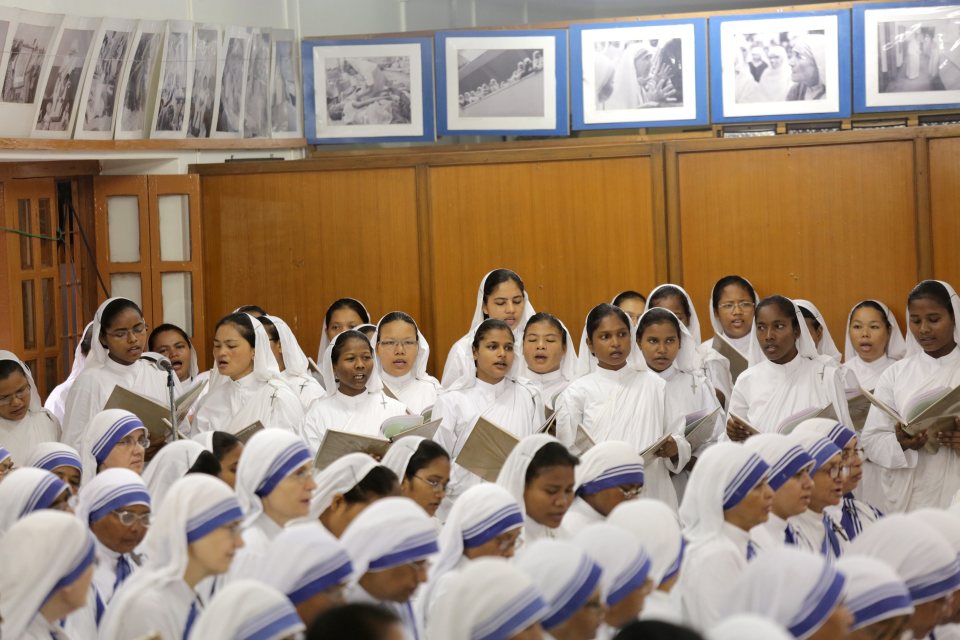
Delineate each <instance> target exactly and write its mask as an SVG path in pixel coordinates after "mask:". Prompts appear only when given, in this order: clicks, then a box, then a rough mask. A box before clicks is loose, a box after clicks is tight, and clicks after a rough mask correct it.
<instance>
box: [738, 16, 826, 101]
mask: <svg viewBox="0 0 960 640" xmlns="http://www.w3.org/2000/svg"><path fill="white" fill-rule="evenodd" d="M826 48H827V41H826V34H825V33H824V31H823V30H812V31H799V32H788V31H780V32H767V33H741V34H738V35H737V37H736V52H737V53H736V55H735V58H734V63H733V64H734V73H735V74H736V92H735V96H736V102H737V103H747V102H784V101H796V100H824V99H826V95H827V89H826V85H827V82H828V80H829V76H828V73H827V67H826V64H825V60H826Z"/></svg>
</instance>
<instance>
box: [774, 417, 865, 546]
mask: <svg viewBox="0 0 960 640" xmlns="http://www.w3.org/2000/svg"><path fill="white" fill-rule="evenodd" d="M789 439H790V441H791V442H793V443H795V444H799V445H800V446H801V447H803V448H804V450H805V451H806V452H807V453H808V454H810V457H811V458H813V468H812V469H811V470H810V477H811V478H812V479H813V488H812V489H811V490H810V503H809V504H808V505H807V509H806V511H804V512H803V513H801V514H800V515H796V516H793V517H792V518H789V519H788V520H787V522H789V523H790V525H791V526H792V527H793V529H794V531H795V533H796V542H795V544H796V545H797V546H798V547H800V548H801V549H805V550H806V551H812V552H814V553H818V554H820V555H822V556H824V557H828V558H834V559H836V558H839V557H840V555H841V554H842V553H843V552H844V550H845V548H846V546H847V545H848V544H849V543H850V540H849V539H848V538H847V534H846V533H845V532H844V530H843V528H842V527H840V525H839V524H837V523H836V522H834V520H833V518H831V517H830V514H829V513H827V511H826V509H827V507H835V506H837V505H839V504H840V501H841V500H843V483H844V480H845V479H846V477H847V474H848V473H849V469H848V468H847V466H846V465H845V464H844V462H843V452H842V451H841V450H840V448H839V447H838V446H837V445H835V444H834V443H833V441H832V440H830V439H829V438H825V437H823V436H822V435H820V434H819V433H818V432H817V430H815V429H802V430H801V429H800V427H799V426H798V427H797V431H795V432H794V433H792V434H790V436H789Z"/></svg>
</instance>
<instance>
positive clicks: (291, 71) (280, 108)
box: [270, 32, 300, 134]
mask: <svg viewBox="0 0 960 640" xmlns="http://www.w3.org/2000/svg"><path fill="white" fill-rule="evenodd" d="M281 33H283V34H284V35H283V36H278V34H277V33H276V32H275V33H274V36H273V71H272V73H271V84H270V128H271V130H272V131H273V133H274V134H283V133H297V132H298V131H299V129H300V116H299V104H300V99H299V96H300V90H299V88H298V87H297V82H298V78H297V76H298V73H297V70H298V69H299V68H300V63H299V61H297V60H295V59H294V56H295V55H296V54H297V48H296V45H295V44H294V40H293V35H292V32H290V33H289V35H287V34H286V32H281ZM281 38H283V39H281Z"/></svg>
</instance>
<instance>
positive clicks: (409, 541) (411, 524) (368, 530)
mask: <svg viewBox="0 0 960 640" xmlns="http://www.w3.org/2000/svg"><path fill="white" fill-rule="evenodd" d="M341 541H342V542H343V546H344V547H345V548H346V550H347V555H349V556H350V559H351V561H352V562H353V568H354V573H353V576H352V577H351V579H350V584H349V586H348V587H347V594H346V599H347V601H348V602H361V603H367V604H379V605H381V606H383V607H385V608H387V609H389V610H391V611H393V612H394V613H396V614H397V615H398V616H399V617H400V619H401V620H402V621H403V625H404V630H405V637H406V639H407V640H416V639H418V638H422V637H423V631H422V628H421V623H420V621H419V619H418V617H417V615H416V614H415V613H414V610H413V605H412V603H411V601H410V599H411V598H412V597H413V594H414V593H415V592H416V590H417V587H418V586H420V584H422V583H424V582H426V581H427V571H428V560H427V558H429V557H430V556H431V555H433V554H435V553H436V552H437V551H438V550H439V548H438V547H437V531H436V528H434V526H433V523H432V522H431V521H430V517H429V516H428V515H427V514H426V513H425V512H424V511H423V509H421V508H420V507H418V506H417V505H416V503H415V502H413V501H412V500H410V499H409V498H384V499H383V500H379V501H377V502H376V503H374V504H372V505H370V507H369V508H368V509H366V510H364V512H363V513H361V514H360V515H359V516H357V517H356V519H355V520H354V521H353V522H351V523H350V526H348V527H347V530H346V531H344V532H343V537H342V538H341Z"/></svg>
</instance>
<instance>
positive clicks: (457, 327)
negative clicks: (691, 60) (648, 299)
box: [428, 156, 663, 371]
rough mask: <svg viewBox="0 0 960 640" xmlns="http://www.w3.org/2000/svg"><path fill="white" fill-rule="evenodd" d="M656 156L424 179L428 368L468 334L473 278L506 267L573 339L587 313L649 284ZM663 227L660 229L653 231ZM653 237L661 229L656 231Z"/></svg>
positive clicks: (460, 169)
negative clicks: (430, 319)
mask: <svg viewBox="0 0 960 640" xmlns="http://www.w3.org/2000/svg"><path fill="white" fill-rule="evenodd" d="M658 161H659V157H655V158H652V157H650V156H639V157H630V158H599V159H583V160H575V161H557V162H529V163H509V162H506V163H497V164H478V165H463V166H451V167H434V168H432V169H431V170H430V194H429V197H430V207H429V210H430V229H431V241H432V249H433V268H432V269H431V270H430V273H429V274H428V277H429V278H430V279H431V281H432V289H433V313H434V315H435V317H436V330H435V332H434V335H433V336H432V337H433V343H432V345H431V347H432V350H433V354H434V355H433V356H432V360H433V366H434V370H435V371H439V369H440V367H441V366H442V363H443V360H444V358H445V357H446V354H447V352H448V351H449V349H450V346H451V345H452V344H453V342H454V341H456V340H457V339H459V338H460V337H461V336H463V335H464V334H465V333H466V332H467V330H468V329H469V324H470V318H471V314H472V313H473V309H474V306H475V304H476V292H477V287H478V285H479V282H480V279H481V278H482V277H483V276H484V274H486V273H487V272H488V271H490V270H491V269H495V268H497V267H507V268H510V269H513V270H514V271H516V272H517V273H519V274H520V276H521V277H522V278H523V279H524V282H525V283H526V285H527V291H528V293H529V295H530V300H531V302H532V304H533V306H534V308H535V309H537V310H538V311H551V312H553V313H555V314H556V315H557V316H558V317H560V318H561V319H562V320H563V321H564V323H566V324H567V326H568V327H569V329H570V331H571V333H572V334H573V336H574V339H575V340H579V336H580V332H581V329H582V326H583V321H584V318H585V316H586V313H587V312H588V311H589V309H590V308H591V307H592V306H593V305H595V304H597V303H599V302H604V301H609V300H610V299H611V298H612V297H613V295H615V294H616V293H617V292H619V291H621V290H623V289H627V288H631V289H640V290H641V291H645V290H648V289H649V288H650V287H651V286H652V285H653V284H654V282H655V281H656V275H655V264H656V259H655V252H658V251H659V252H661V253H662V252H663V247H662V246H661V247H656V246H655V242H654V237H655V234H656V233H657V232H658V230H657V228H656V227H657V216H660V218H661V221H662V205H660V204H659V203H658V202H657V200H656V193H657V191H656V189H655V188H654V176H655V175H659V166H658V165H657V162H658ZM662 226H663V225H662V223H661V224H660V227H661V228H662ZM661 230H662V229H661Z"/></svg>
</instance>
